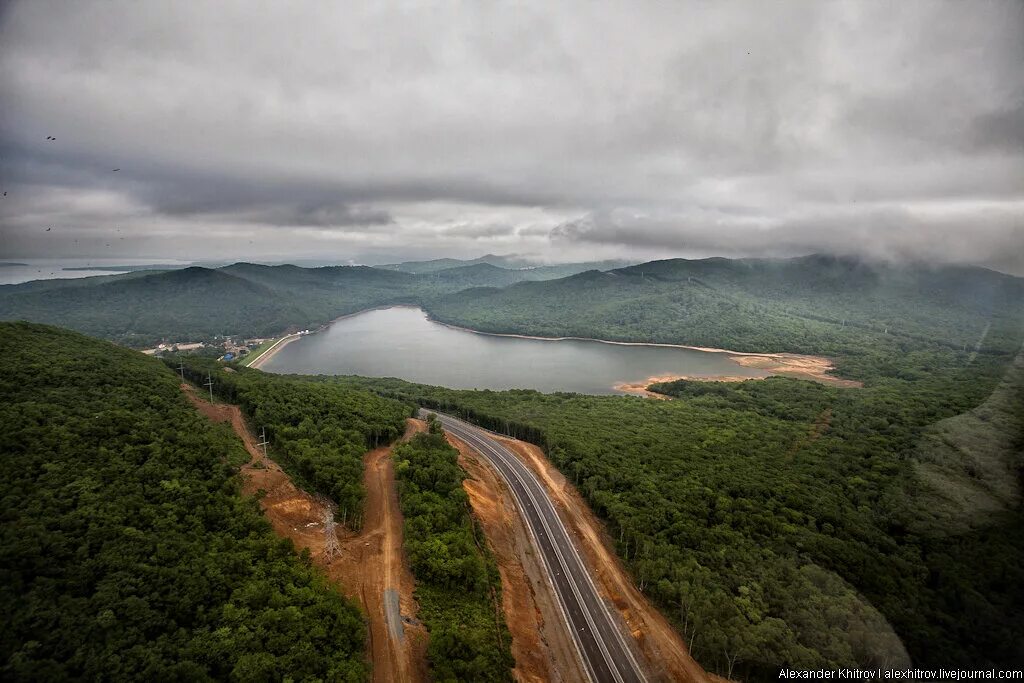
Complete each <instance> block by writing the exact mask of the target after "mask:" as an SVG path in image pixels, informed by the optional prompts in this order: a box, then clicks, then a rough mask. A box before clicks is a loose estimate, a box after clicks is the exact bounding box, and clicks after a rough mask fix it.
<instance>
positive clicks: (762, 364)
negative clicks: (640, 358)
mask: <svg viewBox="0 0 1024 683" xmlns="http://www.w3.org/2000/svg"><path fill="white" fill-rule="evenodd" d="M390 308H415V309H418V310H420V311H422V312H423V314H424V315H425V316H426V318H427V320H428V321H430V322H432V323H435V324H438V325H443V326H444V327H447V328H449V329H452V330H458V331H460V332H469V333H471V334H479V335H485V336H488V337H510V338H514V339H532V340H534V341H551V342H556V341H586V342H597V343H599V344H611V345H613V346H651V347H659V348H670V349H685V350H689V351H701V352H703V353H723V354H726V355H727V356H728V357H729V360H731V361H732V362H734V363H736V364H737V365H739V366H741V367H747V368H755V369H758V370H764V371H765V372H766V373H767V374H766V375H764V376H762V377H748V376H744V375H711V376H699V375H664V376H654V377H648V378H647V380H645V381H644V382H637V381H629V380H623V381H621V382H617V383H616V384H614V385H612V387H611V388H612V389H614V390H616V391H620V392H622V393H624V394H632V395H638V396H645V397H648V398H661V399H665V398H668V397H666V396H663V395H662V394H656V393H655V392H651V391H647V387H648V386H650V385H651V384H656V383H659V382H672V381H675V380H681V379H685V380H691V381H696V382H743V381H746V380H748V379H765V378H767V377H772V376H782V377H794V378H797V379H806V380H811V381H814V382H821V383H823V384H828V385H831V386H838V387H844V388H859V387H861V386H863V385H862V383H861V382H858V381H856V380H850V379H843V378H841V377H836V376H834V375H831V374H829V372H830V371H831V370H833V369H835V364H834V363H833V362H832V360H831V359H829V358H826V357H824V356H810V355H805V354H799V353H788V352H764V353H758V352H754V351H732V350H730V349H719V348H714V347H709V346H691V345H688V344H669V343H664V342H630V341H614V340H611V339H594V338H592V337H541V336H536V335H528V334H513V333H505V332H484V331H483V330H474V329H472V328H469V327H462V326H461V325H453V324H451V323H446V322H444V321H441V320H438V319H437V318H435V317H434V316H433V315H431V313H430V311H428V310H426V309H425V308H423V307H422V306H418V305H416V304H388V305H381V306H374V307H372V308H365V309H363V310H360V311H355V312H354V313H346V314H345V315H341V316H338V317H337V318H334V319H333V320H331V321H330V322H327V323H324V324H323V325H321V326H320V327H319V328H318V329H317V330H315V331H314V332H310V334H317V333H319V332H323V331H324V330H326V329H327V328H329V327H330V326H331V325H333V324H334V323H336V322H338V321H339V320H344V319H346V318H352V317H354V316H357V315H362V314H363V313H369V312H370V311H383V310H387V309H390ZM300 336H302V335H298V334H293V335H289V336H287V337H282V338H281V339H280V340H279V341H278V342H277V343H276V344H274V346H272V347H270V348H269V349H267V350H266V351H265V352H264V353H263V354H262V355H261V356H260V357H259V358H257V359H256V360H254V361H253V362H252V363H250V364H249V367H250V368H257V369H259V367H260V366H261V365H262V364H263V363H265V362H266V361H268V360H269V359H270V358H271V357H272V356H273V355H275V354H276V353H277V352H278V351H280V350H281V349H282V348H284V347H285V346H287V345H288V344H290V343H291V342H293V341H295V340H296V339H298V338H299V337H300ZM307 336H308V335H307ZM282 342H283V343H282Z"/></svg>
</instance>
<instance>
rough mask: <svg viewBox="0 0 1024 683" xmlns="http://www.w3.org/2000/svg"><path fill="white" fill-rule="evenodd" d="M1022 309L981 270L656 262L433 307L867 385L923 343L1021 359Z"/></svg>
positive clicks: (499, 328) (471, 295)
mask: <svg viewBox="0 0 1024 683" xmlns="http://www.w3.org/2000/svg"><path fill="white" fill-rule="evenodd" d="M1022 301H1024V279H1021V278H1014V277H1011V276H1008V275H1003V274H1001V273H996V272H994V271H990V270H985V269H982V268H966V267H941V268H926V267H918V266H909V265H908V266H885V265H872V264H865V263H863V262H860V261H856V260H850V259H839V258H832V257H824V256H810V257H803V258H796V259H781V260H780V259H751V260H729V259H705V260H699V261H687V260H684V259H674V260H670V261H655V262H652V263H645V264H641V265H637V266H631V267H629V268H622V269H618V270H612V271H608V272H597V271H589V272H585V273H580V274H578V275H574V276H572V277H568V278H564V279H559V280H553V281H548V282H528V283H521V284H516V285H513V286H511V287H507V288H504V289H496V288H476V289H467V290H464V291H462V292H458V293H454V294H451V295H448V296H445V297H439V298H436V299H432V300H430V301H429V302H428V309H429V311H430V313H431V315H432V316H434V317H435V318H437V319H438V320H441V321H443V322H447V323H452V324H457V325H461V326H464V327H471V328H473V329H478V330H482V331H487V332H498V333H520V334H534V335H541V336H578V337H591V338H598V339H611V340H621V341H648V342H662V343H677V344H689V345H694V346H711V347H721V348H728V349H732V350H736V351H755V352H758V351H759V352H770V351H776V352H778V351H786V352H796V353H810V354H823V355H828V356H836V357H839V359H840V363H839V369H840V371H841V372H844V373H845V374H848V375H851V376H854V377H864V376H866V375H868V374H870V373H872V372H877V370H878V365H879V363H878V362H877V361H878V358H877V357H876V356H875V354H876V353H885V354H889V355H892V354H899V353H906V352H909V351H910V350H911V349H914V348H919V347H920V346H921V345H922V344H925V345H931V346H940V347H943V348H946V349H949V350H970V349H971V348H973V347H974V346H975V345H976V344H978V343H979V342H980V343H981V345H982V347H984V348H986V349H998V350H1001V351H1008V350H1010V349H1013V348H1016V347H1015V346H1014V344H1015V343H1017V342H1016V341H1015V340H1017V339H1018V338H1019V333H1020V331H1021V329H1022V328H1024V311H1022V306H1021V302H1022ZM868 349H870V351H868ZM865 354H869V356H870V357H866V356H865Z"/></svg>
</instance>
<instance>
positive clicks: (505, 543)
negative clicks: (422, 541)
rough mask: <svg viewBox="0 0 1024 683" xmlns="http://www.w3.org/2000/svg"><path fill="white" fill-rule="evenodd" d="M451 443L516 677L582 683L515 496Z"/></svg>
mask: <svg viewBox="0 0 1024 683" xmlns="http://www.w3.org/2000/svg"><path fill="white" fill-rule="evenodd" d="M447 437H448V441H449V442H450V443H451V444H452V446H454V447H455V448H457V449H458V450H459V454H460V455H459V465H460V466H461V467H462V468H463V469H464V470H465V471H466V473H467V474H468V475H469V476H468V478H467V479H466V480H465V481H464V482H463V488H465V490H466V492H467V493H468V494H469V502H470V506H471V507H472V508H473V514H474V516H475V517H476V518H477V520H478V521H479V523H480V526H481V528H482V529H483V532H484V535H485V536H486V537H487V544H488V546H489V547H490V549H491V552H492V553H493V554H494V558H495V561H496V562H497V564H498V572H499V574H500V575H501V591H502V610H503V611H504V614H505V623H506V624H508V629H509V632H510V633H511V635H512V656H513V657H514V658H515V660H516V666H515V668H514V669H513V670H512V675H513V677H514V678H515V680H517V681H524V682H529V683H535V682H536V683H539V682H541V681H566V682H568V681H579V680H584V678H585V677H584V674H583V671H582V669H581V668H580V662H579V659H578V658H577V654H576V649H575V646H574V645H573V642H572V639H571V636H570V635H569V632H568V630H567V629H566V626H565V624H564V623H563V622H562V619H561V616H560V614H559V612H558V608H557V606H556V605H557V603H556V598H555V596H554V593H553V592H552V589H551V584H550V583H548V581H547V579H546V577H545V574H544V570H543V567H542V564H541V562H540V558H539V557H538V556H536V555H535V554H534V552H533V548H532V544H531V541H530V537H529V532H528V531H527V529H526V526H525V525H524V522H523V519H522V517H521V516H520V515H519V513H518V512H517V511H516V505H515V500H514V498H513V497H512V492H511V491H510V490H509V489H508V487H507V486H506V485H505V483H504V481H503V480H502V479H501V477H499V476H498V474H497V473H496V472H495V471H494V470H493V469H491V467H490V466H489V465H488V464H487V463H486V462H485V461H484V460H483V459H482V458H480V456H479V455H478V454H477V453H476V451H474V450H473V449H471V448H470V447H469V446H467V445H466V444H465V443H464V442H462V441H461V440H459V439H458V438H456V437H453V436H452V435H451V434H448V435H447Z"/></svg>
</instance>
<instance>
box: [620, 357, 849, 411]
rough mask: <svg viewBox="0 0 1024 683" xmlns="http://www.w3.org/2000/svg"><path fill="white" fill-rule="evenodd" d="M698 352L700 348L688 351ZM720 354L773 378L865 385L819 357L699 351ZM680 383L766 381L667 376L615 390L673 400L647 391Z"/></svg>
mask: <svg viewBox="0 0 1024 683" xmlns="http://www.w3.org/2000/svg"><path fill="white" fill-rule="evenodd" d="M686 348H696V347H686ZM699 350H700V351H709V352H716V353H728V354H729V359H730V360H732V361H733V362H735V363H736V364H737V365H742V366H744V367H747V368H758V369H759V370H765V371H767V372H769V373H771V375H781V376H782V377H793V378H796V379H809V380H812V381H814V382H821V383H822V384H829V385H831V386H834V387H843V388H856V387H860V386H862V384H861V383H860V382H858V381H856V380H852V379H842V378H841V377H836V376H835V375H831V374H829V373H831V372H832V370H833V369H834V367H835V366H833V364H832V361H830V360H829V359H828V358H821V357H819V356H802V355H800V354H796V353H737V352H734V351H725V350H723V349H699ZM677 379H689V380H695V381H699V382H744V381H746V380H748V379H764V378H763V377H742V376H740V375H717V376H714V377H701V376H696V375H664V376H662V377H648V378H647V379H646V380H644V381H642V382H621V383H619V384H616V385H615V389H616V390H618V391H622V392H625V393H627V394H634V395H636V396H646V397H648V398H658V399H670V398H671V397H669V396H665V395H663V394H658V393H656V392H653V391H648V389H647V387H649V386H651V385H652V384H657V383H659V382H674V381H676V380H677Z"/></svg>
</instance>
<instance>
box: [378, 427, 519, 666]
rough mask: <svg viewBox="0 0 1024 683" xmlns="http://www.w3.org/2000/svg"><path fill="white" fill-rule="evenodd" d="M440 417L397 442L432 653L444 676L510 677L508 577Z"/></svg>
mask: <svg viewBox="0 0 1024 683" xmlns="http://www.w3.org/2000/svg"><path fill="white" fill-rule="evenodd" d="M458 456H459V454H458V451H456V450H455V449H454V448H452V447H451V446H449V445H448V442H447V441H445V438H444V435H443V433H442V431H441V428H440V423H438V422H436V421H432V422H431V423H430V432H429V433H428V434H417V435H416V436H414V437H413V438H412V440H410V441H409V442H407V443H404V444H401V445H400V446H397V447H396V448H395V450H394V454H393V457H394V460H395V476H396V479H397V481H398V494H399V501H400V503H401V506H402V514H403V515H404V517H405V529H404V534H405V541H404V545H405V552H406V554H407V555H408V557H409V568H410V569H411V571H412V573H413V576H414V577H415V578H416V600H417V602H418V603H419V617H420V618H421V619H422V620H423V623H424V624H425V625H426V627H427V629H428V630H429V631H430V643H429V645H428V647H427V659H428V660H429V663H430V668H431V671H432V673H433V677H434V679H435V680H438V681H507V680H510V678H511V670H512V666H513V665H514V664H515V662H514V661H513V659H512V653H511V651H510V649H509V646H510V641H511V637H510V636H509V633H508V628H507V626H506V625H505V622H504V619H501V618H500V617H499V616H498V615H500V614H501V578H500V576H499V575H498V567H497V565H496V564H495V562H494V558H493V556H492V555H491V552H490V550H489V549H488V547H487V544H486V541H485V540H484V539H483V534H482V533H481V532H480V529H479V527H478V526H477V523H476V520H474V519H473V516H472V513H471V510H470V507H469V498H468V496H467V495H466V492H465V490H464V489H463V488H462V481H463V479H465V478H466V474H465V472H463V471H462V468H461V467H459V464H458Z"/></svg>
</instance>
